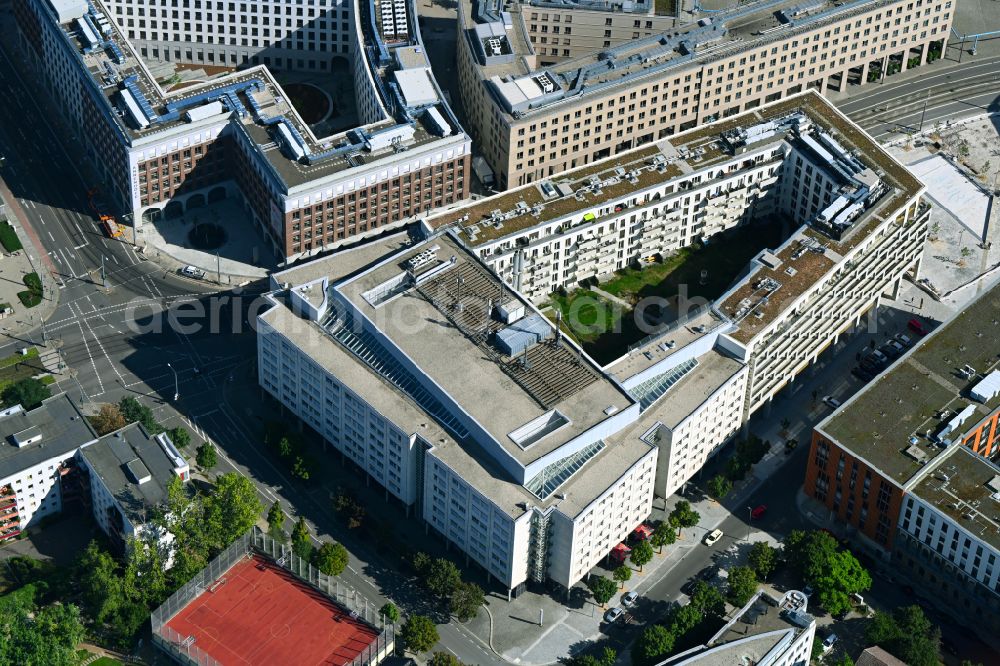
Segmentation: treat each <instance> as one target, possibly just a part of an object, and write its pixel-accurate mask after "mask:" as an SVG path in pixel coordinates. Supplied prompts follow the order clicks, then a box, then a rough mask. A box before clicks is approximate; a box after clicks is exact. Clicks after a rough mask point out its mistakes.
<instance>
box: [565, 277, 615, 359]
mask: <svg viewBox="0 0 1000 666" xmlns="http://www.w3.org/2000/svg"><path fill="white" fill-rule="evenodd" d="M552 306H553V308H558V309H559V310H560V311H561V312H562V328H563V330H564V331H566V332H568V333H570V334H571V335H572V336H573V337H574V338H575V339H576V340H577V341H578V342H580V343H581V344H583V345H587V344H588V343H591V342H593V341H595V340H597V339H598V338H600V337H602V336H604V335H607V334H609V333H613V332H614V331H615V330H616V329H617V327H618V322H619V320H620V319H621V316H622V310H623V308H621V307H620V306H618V305H617V304H615V303H612V302H611V301H609V300H607V299H606V298H604V297H603V296H600V295H598V294H597V293H595V292H593V291H591V290H590V289H582V288H581V289H576V290H575V291H571V292H569V293H568V294H567V295H566V296H562V295H560V294H558V293H556V294H552ZM549 318H550V319H552V320H555V311H553V312H552V314H550V315H549Z"/></svg>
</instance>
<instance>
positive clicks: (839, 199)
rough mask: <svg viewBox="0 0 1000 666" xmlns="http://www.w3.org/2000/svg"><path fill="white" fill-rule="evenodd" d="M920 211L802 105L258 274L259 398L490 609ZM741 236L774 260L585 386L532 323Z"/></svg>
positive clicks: (602, 544)
mask: <svg viewBox="0 0 1000 666" xmlns="http://www.w3.org/2000/svg"><path fill="white" fill-rule="evenodd" d="M748 174H752V176H748ZM789 188H796V191H798V192H799V194H798V195H795V194H794V192H793V193H791V194H790V193H789V192H788V189H789ZM922 193H923V186H922V185H921V184H920V183H919V182H918V181H916V180H915V179H914V178H913V177H912V176H911V175H910V174H909V173H908V172H907V171H906V170H905V169H904V168H903V167H902V166H901V165H899V164H898V163H897V162H895V161H894V160H893V159H892V157H891V156H889V155H888V154H887V153H886V152H885V151H883V150H882V149H881V148H880V147H879V146H878V145H877V144H875V143H874V142H873V141H872V140H871V139H870V138H869V137H867V136H866V135H865V134H864V133H863V132H861V131H860V130H858V129H857V127H856V126H854V125H853V124H851V123H850V121H848V120H847V119H846V118H844V117H843V116H841V115H839V114H837V113H836V112H835V111H834V110H833V109H832V107H830V105H829V104H827V103H826V102H825V101H824V100H823V98H822V97H820V96H818V95H816V94H815V93H808V94H804V95H802V96H799V97H796V98H794V99H791V100H787V101H783V102H780V103H776V104H773V105H769V106H766V107H762V108H761V109H759V110H755V111H753V112H750V113H747V114H744V115H741V116H739V117H736V118H732V119H729V120H727V121H725V122H724V123H720V124H716V125H710V126H706V127H704V128H700V129H698V130H697V131H692V132H688V133H686V134H684V135H681V136H679V137H678V138H677V139H676V140H674V141H669V140H665V141H662V142H659V143H658V144H656V145H655V146H652V147H650V148H646V149H641V150H639V151H635V152H634V153H631V154H628V155H626V156H623V157H622V158H621V159H619V160H608V161H606V162H603V163H601V164H599V165H596V166H592V167H590V168H588V169H586V170H582V171H580V172H574V173H569V174H565V175H564V176H561V177H558V178H553V179H551V180H544V181H542V182H541V183H538V184H535V185H531V186H526V187H523V188H521V189H518V190H514V191H511V192H507V193H503V194H501V195H497V196H495V197H491V198H488V199H484V200H482V201H479V202H476V203H475V204H473V205H470V206H468V207H465V208H460V209H456V210H453V211H449V212H448V213H446V214H441V215H437V216H434V217H431V218H428V219H425V220H424V221H423V225H422V231H423V232H424V233H426V234H427V235H428V238H426V239H424V240H422V241H420V242H418V243H417V244H416V245H410V244H409V243H410V241H408V239H407V237H405V236H403V235H395V236H391V237H388V238H384V239H381V240H379V241H378V242H376V243H371V244H368V245H362V246H360V247H357V248H354V249H351V250H345V251H342V252H339V253H336V254H334V255H332V256H331V257H330V258H328V259H324V260H317V261H315V262H311V263H306V264H303V265H302V266H299V267H296V268H293V269H290V270H287V271H284V272H282V273H278V274H275V275H274V276H273V278H272V286H273V287H274V289H275V292H274V293H273V294H272V295H271V301H272V303H273V307H271V308H270V309H269V310H268V311H267V312H266V313H264V314H263V315H261V316H260V318H259V326H260V336H259V344H258V356H259V359H258V361H259V365H258V367H259V379H260V383H261V385H262V386H263V387H264V388H265V389H266V390H267V391H268V392H269V393H270V394H271V395H272V396H274V397H275V398H276V399H277V400H279V401H280V402H281V403H282V404H284V405H285V406H286V407H288V408H289V409H290V410H291V411H292V413H294V414H295V415H296V416H298V417H299V418H301V419H302V421H303V422H304V423H305V424H306V425H308V426H309V427H311V428H312V429H314V430H315V431H316V432H317V433H319V434H320V435H321V436H322V437H323V438H324V439H325V440H326V441H327V442H329V443H330V444H331V445H332V446H333V448H335V449H336V450H339V451H341V452H342V453H343V454H344V456H345V457H347V458H349V459H350V460H352V461H353V462H354V463H355V464H357V465H358V467H360V468H361V469H362V470H364V471H365V472H366V473H367V474H368V475H370V476H371V477H372V478H373V479H375V480H377V481H378V482H379V483H381V484H382V485H383V486H384V487H385V488H386V490H387V491H388V492H390V493H391V494H392V495H394V496H395V497H397V498H398V499H399V500H401V501H402V502H403V504H404V505H406V506H407V507H410V506H413V507H414V509H415V511H416V512H417V514H418V515H419V516H421V517H422V518H423V519H424V520H425V521H426V522H427V523H428V524H429V525H431V526H432V527H434V528H435V529H436V530H437V531H438V532H440V533H441V534H442V535H444V536H445V537H446V538H447V539H449V540H450V541H452V542H453V543H455V544H456V545H458V546H459V547H460V548H462V550H463V551H464V552H466V553H467V554H469V556H470V557H471V558H472V559H473V560H475V561H476V562H478V563H480V564H481V565H482V566H483V567H484V568H485V569H486V570H487V571H489V572H490V573H491V574H492V575H493V576H495V577H496V578H497V579H498V580H500V581H501V582H502V583H503V584H504V585H505V586H507V587H508V589H513V590H515V591H516V590H517V588H518V587H519V586H520V585H521V584H523V583H524V582H525V581H528V580H536V581H541V580H545V579H551V580H554V581H556V582H558V583H560V584H562V585H566V586H569V585H572V584H573V583H574V582H575V581H577V580H579V579H580V577H581V576H583V575H585V574H586V572H587V571H588V569H589V568H590V567H591V566H593V564H594V563H595V562H597V561H599V560H600V558H601V557H603V556H604V555H606V554H607V553H608V551H609V550H610V549H611V548H612V547H613V546H614V545H615V544H617V542H618V540H619V539H621V538H622V536H623V535H624V534H626V533H627V532H628V531H629V530H631V529H632V528H634V527H635V526H636V524H638V522H640V521H641V520H643V519H644V518H645V516H646V513H647V512H648V508H649V505H650V502H651V499H652V496H653V495H657V496H661V497H666V496H669V495H670V494H671V493H673V492H675V491H677V490H678V489H679V488H680V487H681V486H682V485H683V484H684V483H685V482H686V481H687V480H688V479H689V478H690V477H691V476H692V475H693V474H694V473H695V472H696V471H697V470H698V469H699V468H700V467H701V465H703V464H704V462H705V460H706V459H707V458H708V457H709V456H711V455H712V454H714V453H715V452H717V451H718V450H719V448H720V447H721V446H722V445H724V444H725V443H726V442H727V441H728V440H729V439H730V438H732V437H733V436H734V435H735V434H737V433H738V432H739V431H740V429H741V427H742V426H743V424H744V423H745V422H746V420H747V418H748V416H749V414H750V413H752V412H753V411H755V410H757V409H758V408H760V407H761V406H762V405H763V404H765V403H766V401H767V400H768V399H769V398H770V397H771V396H772V395H773V394H774V393H775V392H776V391H778V390H780V388H781V386H783V385H784V384H786V383H788V382H789V381H791V380H792V379H794V377H795V375H796V374H797V373H798V372H800V371H801V370H802V369H804V368H805V367H807V366H808V364H809V363H811V362H813V361H814V360H815V359H816V357H817V356H818V354H819V353H820V352H821V351H822V350H823V349H824V348H825V347H826V346H828V345H829V344H831V343H832V341H834V340H835V339H836V337H837V336H838V335H839V334H840V333H841V332H843V331H845V330H846V329H847V328H849V327H850V326H852V325H853V324H854V323H855V322H856V321H857V320H858V318H859V317H860V316H861V314H862V313H864V312H865V311H867V310H869V309H871V308H872V307H873V306H874V305H875V304H876V303H877V302H878V298H879V296H880V294H882V293H883V292H885V291H888V290H891V289H892V288H893V286H894V285H895V284H896V283H898V281H899V280H900V279H901V277H902V275H903V274H904V273H905V272H906V271H907V270H911V269H913V268H914V267H915V266H916V264H917V262H918V261H919V257H920V246H921V243H922V240H923V238H924V237H925V235H926V220H925V218H926V215H925V211H923V210H922V209H921V210H920V211H919V215H920V217H919V220H923V221H922V222H920V221H919V220H917V218H915V216H916V215H918V202H919V200H920V197H921V195H922ZM716 200H718V201H722V200H726V201H729V202H731V205H728V206H727V205H725V204H722V205H719V204H718V203H715V202H716ZM732 203H735V205H732ZM761 211H763V213H760V212H761ZM758 213H760V214H767V215H769V216H772V218H773V219H774V220H775V221H773V223H774V224H782V223H783V221H782V219H783V220H784V221H788V220H791V221H793V222H794V224H791V225H787V226H790V227H791V228H792V229H793V231H792V235H791V238H790V239H789V240H788V241H786V242H785V243H783V244H782V245H781V246H780V247H779V248H777V249H775V250H774V251H764V252H762V253H761V254H760V255H759V256H758V258H757V259H755V260H754V262H753V264H752V266H751V267H750V270H749V271H748V272H747V274H745V276H744V277H742V278H740V279H738V280H737V282H736V284H735V286H733V287H732V288H731V289H730V290H729V291H728V292H727V293H725V294H723V295H722V296H721V297H720V298H719V299H718V300H717V301H716V302H715V303H704V304H701V305H698V306H696V307H691V308H689V309H688V311H685V312H681V313H680V315H681V316H680V317H679V318H678V319H677V320H676V321H672V322H668V323H667V324H666V325H664V326H663V327H662V328H661V329H660V330H658V331H657V332H656V333H655V335H653V336H651V337H650V338H649V339H647V340H644V341H642V342H641V343H640V344H638V345H636V347H635V348H634V349H632V350H630V351H629V352H628V353H626V354H624V356H622V357H621V358H619V359H617V360H616V361H614V362H612V363H609V364H608V365H606V366H604V367H598V366H597V365H596V364H595V363H594V362H593V361H591V360H590V359H589V357H588V356H587V355H586V354H585V353H583V351H582V350H581V349H580V348H578V347H577V346H576V345H575V343H573V342H572V341H571V340H569V339H567V338H566V336H564V335H563V334H562V333H557V332H556V331H557V330H558V329H557V327H555V326H554V325H553V324H551V323H549V322H548V320H546V319H544V318H543V317H541V316H540V315H539V313H538V311H537V310H535V306H534V302H539V301H541V300H543V298H544V297H545V295H547V294H548V293H549V292H551V291H552V290H553V289H555V288H556V287H558V286H570V287H572V286H575V284H576V282H577V281H578V280H580V279H582V278H584V277H589V276H593V275H602V274H604V273H607V272H610V271H611V270H614V268H616V267H622V266H624V265H626V264H627V263H629V262H632V261H634V260H636V259H640V258H644V257H647V256H649V255H652V254H654V253H664V254H669V252H671V251H672V250H674V249H676V248H679V247H682V246H684V245H687V244H690V243H692V242H695V240H697V239H699V238H702V237H703V234H704V235H705V236H707V235H713V234H715V233H716V232H718V231H723V230H725V229H728V228H731V227H733V226H737V225H739V224H743V223H746V222H749V221H751V220H753V219H754V218H755V216H756V215H757V214H758ZM650 238H655V240H654V241H649V239H650ZM608 241H610V245H609V246H608V247H609V248H610V249H609V250H607V251H604V252H603V253H602V252H601V251H598V252H594V251H592V250H593V248H595V247H598V248H599V247H601V246H603V245H604V244H605V243H606V242H608ZM647 241H648V242H649V243H650V244H644V243H646V242H647ZM716 242H725V241H724V240H719V241H716ZM647 252H648V253H649V254H648V255H647V254H645V253H647ZM608 258H610V261H609V260H608ZM536 267H537V270H536ZM776 292H777V294H778V296H777V297H774V298H769V297H770V296H773V295H774V294H775V293H776ZM785 294H787V295H788V296H787V298H781V297H782V296H784V295H785ZM810 327H811V328H810ZM805 328H810V330H811V331H812V332H813V333H814V335H806V334H805V333H804V332H803V331H804V330H805ZM764 340H766V341H767V342H766V343H765V342H764ZM775 347H777V348H778V349H777V350H775ZM623 352H624V350H623ZM376 376H377V377H376ZM470 376H474V377H475V378H476V380H475V382H469V381H468V377H470ZM759 387H764V388H763V389H761V388H759ZM498 405H503V409H502V410H500V409H498V408H497V406H498ZM598 468H599V469H600V470H601V472H602V473H601V474H597V473H596V469H598Z"/></svg>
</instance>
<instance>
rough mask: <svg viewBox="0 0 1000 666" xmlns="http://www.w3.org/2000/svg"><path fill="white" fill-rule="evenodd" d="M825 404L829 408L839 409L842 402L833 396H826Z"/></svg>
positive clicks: (824, 397)
mask: <svg viewBox="0 0 1000 666" xmlns="http://www.w3.org/2000/svg"><path fill="white" fill-rule="evenodd" d="M823 402H824V403H825V404H826V406H827V407H832V408H833V409H837V407H840V401H839V400H837V399H836V398H834V397H833V396H832V395H824V396H823Z"/></svg>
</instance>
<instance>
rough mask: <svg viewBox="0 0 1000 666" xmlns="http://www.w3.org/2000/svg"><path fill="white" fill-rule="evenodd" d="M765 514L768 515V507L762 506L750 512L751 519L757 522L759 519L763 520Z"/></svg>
mask: <svg viewBox="0 0 1000 666" xmlns="http://www.w3.org/2000/svg"><path fill="white" fill-rule="evenodd" d="M765 513H767V505H766V504H761V505H760V506H758V507H757V508H755V509H754V510H753V511H751V512H750V517H751V518H753V519H754V520H757V519H758V518H763V517H764V514H765Z"/></svg>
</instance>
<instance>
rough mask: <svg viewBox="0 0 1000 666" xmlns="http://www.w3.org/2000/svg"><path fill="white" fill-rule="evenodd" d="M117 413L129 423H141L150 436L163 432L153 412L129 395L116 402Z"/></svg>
mask: <svg viewBox="0 0 1000 666" xmlns="http://www.w3.org/2000/svg"><path fill="white" fill-rule="evenodd" d="M118 411H120V412H121V415H122V416H123V417H125V420H126V421H128V422H129V423H141V424H142V427H143V428H145V429H146V432H148V433H149V434H151V435H156V434H158V433H161V432H163V428H162V427H161V426H160V424H159V423H157V422H156V416H155V415H154V414H153V410H152V409H150V408H149V407H147V406H146V405H144V404H142V403H141V402H139V401H138V400H136V399H135V398H133V397H132V396H130V395H127V396H125V397H124V398H122V399H121V400H119V401H118Z"/></svg>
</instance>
